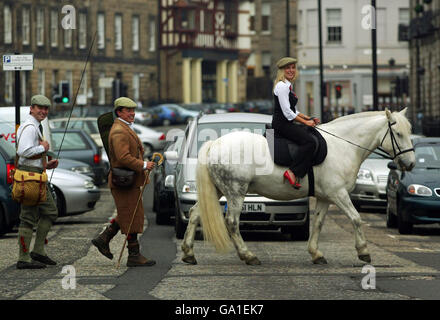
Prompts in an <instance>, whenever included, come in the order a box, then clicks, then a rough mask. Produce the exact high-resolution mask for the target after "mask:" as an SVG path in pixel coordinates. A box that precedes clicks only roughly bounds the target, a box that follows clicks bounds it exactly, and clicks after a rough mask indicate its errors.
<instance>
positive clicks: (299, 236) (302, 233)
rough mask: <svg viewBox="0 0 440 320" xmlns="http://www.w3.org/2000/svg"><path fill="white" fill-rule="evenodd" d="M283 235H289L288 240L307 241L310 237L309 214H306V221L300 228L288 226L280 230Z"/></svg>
mask: <svg viewBox="0 0 440 320" xmlns="http://www.w3.org/2000/svg"><path fill="white" fill-rule="evenodd" d="M281 231H282V232H283V233H290V238H291V239H292V240H296V241H307V240H309V236H310V214H309V213H308V212H307V219H306V221H305V223H304V224H303V225H302V226H293V227H292V226H290V227H284V228H282V229H281Z"/></svg>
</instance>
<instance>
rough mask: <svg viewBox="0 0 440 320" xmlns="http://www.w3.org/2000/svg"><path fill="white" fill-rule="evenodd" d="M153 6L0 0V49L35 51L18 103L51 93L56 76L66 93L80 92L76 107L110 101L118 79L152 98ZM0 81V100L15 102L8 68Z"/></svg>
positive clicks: (102, 0) (105, 0)
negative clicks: (64, 86)
mask: <svg viewBox="0 0 440 320" xmlns="http://www.w3.org/2000/svg"><path fill="white" fill-rule="evenodd" d="M65 6H68V7H65ZM69 6H70V7H69ZM69 9H70V10H69ZM67 10H69V11H67ZM157 13H158V3H157V1H155V0H127V1H124V4H123V5H121V3H120V1H117V0H93V1H92V0H85V1H84V0H70V1H56V0H48V1H43V0H5V1H2V3H1V4H0V51H1V52H2V53H3V54H6V53H14V52H18V53H33V55H34V69H33V71H26V72H21V88H20V90H21V104H22V105H27V104H29V102H30V97H31V96H32V95H34V94H37V93H41V94H44V95H46V96H48V97H52V96H53V94H54V91H53V88H54V86H57V84H58V83H59V82H60V81H67V82H69V83H70V88H71V96H72V98H73V97H74V95H75V93H76V92H77V91H78V99H77V105H78V106H98V105H112V103H113V98H114V94H115V89H114V88H113V87H114V83H116V82H117V83H122V84H121V85H120V86H117V87H118V88H121V89H122V92H119V93H124V92H123V91H124V90H125V92H126V94H127V95H128V96H129V97H132V98H133V99H134V100H135V101H137V102H138V103H139V104H142V105H148V104H149V103H150V102H152V101H157V99H158V95H159V94H158V92H159V90H158V76H157V75H158V68H157V65H158V63H157V62H158V45H157ZM73 20H74V21H73ZM63 23H64V25H63ZM72 23H73V25H74V27H75V28H74V29H68V28H67V29H66V28H65V26H66V25H67V26H68V27H70V26H72ZM95 34H96V37H95ZM92 42H93V47H92V50H91V53H90V59H89V62H88V64H87V68H86V69H85V73H84V78H83V81H82V85H81V88H79V90H78V87H79V84H80V79H81V75H82V71H83V69H84V67H85V61H86V58H87V55H88V53H89V50H90V47H91V45H92ZM115 80H117V81H115ZM0 83H1V84H2V85H0V106H5V105H14V96H13V87H14V72H2V73H1V74H0ZM117 91H118V90H117Z"/></svg>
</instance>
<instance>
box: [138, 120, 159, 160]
mask: <svg viewBox="0 0 440 320" xmlns="http://www.w3.org/2000/svg"><path fill="white" fill-rule="evenodd" d="M133 129H134V131H135V132H136V134H137V135H138V137H139V139H140V140H141V141H142V143H143V145H144V155H146V156H148V155H150V154H152V153H153V151H158V150H163V148H164V147H165V144H166V142H167V141H166V139H165V134H164V133H163V132H160V131H156V130H153V129H150V128H148V127H145V126H142V125H140V124H137V123H133Z"/></svg>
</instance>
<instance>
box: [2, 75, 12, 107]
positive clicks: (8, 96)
mask: <svg viewBox="0 0 440 320" xmlns="http://www.w3.org/2000/svg"><path fill="white" fill-rule="evenodd" d="M3 73H4V75H5V102H6V103H12V97H13V96H14V92H13V86H12V75H13V74H14V72H9V71H5V72H3Z"/></svg>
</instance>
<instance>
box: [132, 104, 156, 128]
mask: <svg viewBox="0 0 440 320" xmlns="http://www.w3.org/2000/svg"><path fill="white" fill-rule="evenodd" d="M135 111H136V113H135V116H134V118H135V121H136V123H138V124H141V125H143V126H149V125H151V123H152V122H153V118H152V115H151V112H150V111H149V109H147V108H136V109H135Z"/></svg>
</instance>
